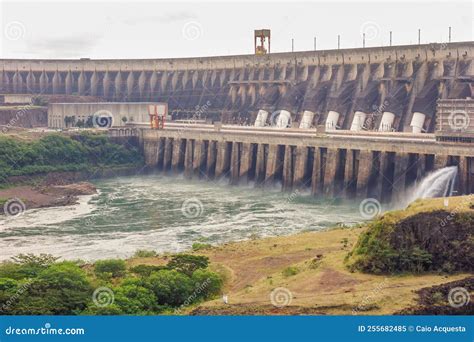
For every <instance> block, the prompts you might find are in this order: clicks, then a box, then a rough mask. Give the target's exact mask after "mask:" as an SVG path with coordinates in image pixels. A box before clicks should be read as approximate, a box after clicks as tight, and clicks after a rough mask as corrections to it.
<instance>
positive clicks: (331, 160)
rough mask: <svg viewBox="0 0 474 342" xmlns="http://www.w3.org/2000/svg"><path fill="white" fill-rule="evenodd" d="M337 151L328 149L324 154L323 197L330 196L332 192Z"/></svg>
mask: <svg viewBox="0 0 474 342" xmlns="http://www.w3.org/2000/svg"><path fill="white" fill-rule="evenodd" d="M337 155H338V150H337V149H335V148H328V150H327V154H326V162H325V165H324V184H323V192H324V195H326V196H328V195H332V194H333V192H334V182H335V178H336V168H337Z"/></svg>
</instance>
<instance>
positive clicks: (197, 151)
mask: <svg viewBox="0 0 474 342" xmlns="http://www.w3.org/2000/svg"><path fill="white" fill-rule="evenodd" d="M203 145H204V142H203V141H202V140H195V141H194V159H193V175H196V176H197V177H198V178H200V177H201V176H202V174H201V168H202V165H203V162H204V153H203V152H204V146H203Z"/></svg>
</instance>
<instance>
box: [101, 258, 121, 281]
mask: <svg viewBox="0 0 474 342" xmlns="http://www.w3.org/2000/svg"><path fill="white" fill-rule="evenodd" d="M94 271H95V273H96V274H97V276H99V277H100V276H103V275H104V274H110V275H111V276H112V277H113V278H118V277H122V276H124V275H125V271H126V266H125V261H123V260H120V259H107V260H99V261H96V263H95V264H94Z"/></svg>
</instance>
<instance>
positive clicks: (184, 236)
mask: <svg viewBox="0 0 474 342" xmlns="http://www.w3.org/2000/svg"><path fill="white" fill-rule="evenodd" d="M216 183H217V184H216ZM216 183H215V182H212V181H209V182H203V181H202V180H201V181H200V180H195V181H194V180H193V181H187V180H183V179H180V177H165V176H161V175H148V176H134V177H121V178H113V179H107V180H98V181H97V182H96V185H97V188H98V189H99V190H100V192H99V194H97V195H94V196H90V197H85V198H83V199H81V201H80V203H79V204H78V205H75V206H69V207H57V208H46V209H38V210H32V211H27V212H25V213H24V214H23V215H22V216H20V217H16V218H11V219H9V220H8V221H3V222H2V221H0V226H2V229H0V260H5V259H8V258H10V257H11V256H14V255H17V254H19V253H35V254H38V253H52V254H54V255H56V256H61V257H64V258H67V259H76V258H81V259H85V260H95V259H101V258H113V257H129V256H131V255H132V254H133V253H134V252H135V251H136V250H137V249H153V250H156V251H158V252H165V251H168V252H177V251H182V250H186V249H189V248H190V247H191V245H192V243H193V242H196V241H205V242H208V243H212V244H221V243H224V242H228V241H238V240H243V239H248V238H249V237H251V236H253V235H257V236H260V237H266V236H276V235H287V234H294V233H297V232H301V231H306V230H314V231H317V230H321V229H324V228H326V227H331V226H335V225H340V224H346V225H352V224H355V223H358V222H361V221H363V220H364V218H363V217H361V215H360V212H359V207H358V204H357V203H353V202H349V203H345V202H344V203H338V202H337V201H329V200H319V199H316V198H313V197H312V196H311V195H310V194H309V193H305V192H304V191H301V192H293V193H291V194H288V193H282V192H281V190H280V189H276V188H275V189H274V188H270V189H268V188H265V190H264V191H262V189H255V188H251V187H249V186H246V185H243V186H238V187H231V186H229V185H221V184H220V182H216Z"/></svg>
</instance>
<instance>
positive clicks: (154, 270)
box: [0, 254, 222, 315]
mask: <svg viewBox="0 0 474 342" xmlns="http://www.w3.org/2000/svg"><path fill="white" fill-rule="evenodd" d="M207 267H208V259H207V257H204V256H196V255H186V254H180V255H175V256H173V257H172V258H171V260H170V261H169V263H168V264H167V265H163V266H148V265H144V264H142V265H138V266H135V267H132V268H130V269H128V268H127V267H126V264H125V262H124V261H123V260H115V259H110V260H101V261H97V262H96V263H95V264H94V265H92V266H91V265H84V264H81V263H80V262H72V261H61V262H59V261H57V259H56V258H54V257H52V256H50V255H40V256H34V255H19V256H18V257H16V258H13V261H12V262H5V263H3V264H0V315H81V314H91V315H108V314H110V315H119V314H126V315H151V314H158V313H166V312H171V313H179V312H180V310H181V308H183V307H184V306H186V305H191V304H193V303H196V302H200V301H202V300H205V299H209V298H211V297H212V296H214V295H216V294H218V293H219V292H220V289H221V286H222V279H221V277H220V276H219V275H218V274H216V273H214V272H211V271H210V270H209V269H208V268H207Z"/></svg>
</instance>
